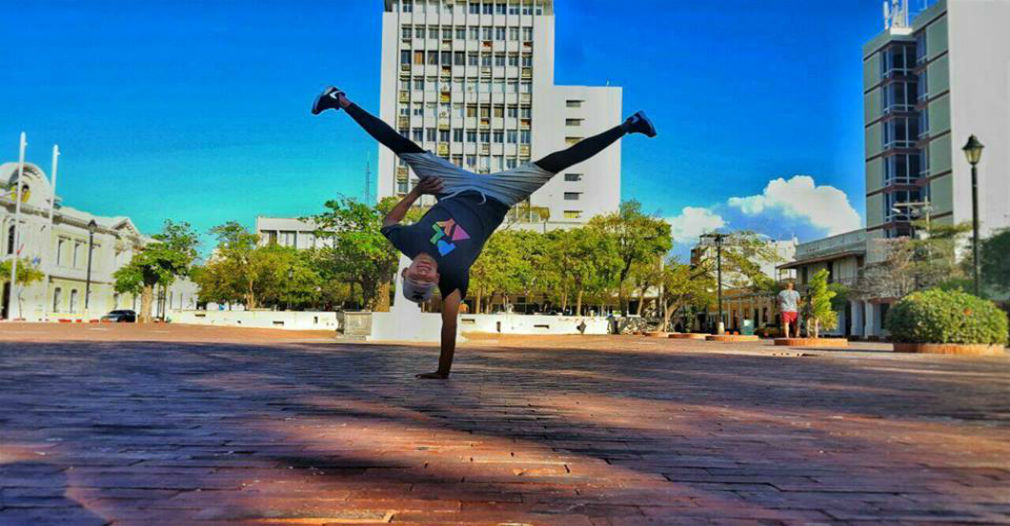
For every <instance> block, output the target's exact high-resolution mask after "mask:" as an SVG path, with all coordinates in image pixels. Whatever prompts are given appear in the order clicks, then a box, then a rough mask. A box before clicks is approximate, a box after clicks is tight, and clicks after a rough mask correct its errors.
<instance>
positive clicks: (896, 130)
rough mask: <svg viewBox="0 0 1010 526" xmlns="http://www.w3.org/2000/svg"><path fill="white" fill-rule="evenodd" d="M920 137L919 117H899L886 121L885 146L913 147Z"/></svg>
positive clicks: (888, 147) (887, 147)
mask: <svg viewBox="0 0 1010 526" xmlns="http://www.w3.org/2000/svg"><path fill="white" fill-rule="evenodd" d="M918 138H919V119H918V118H915V117H897V118H894V119H891V120H888V121H884V134H883V141H884V148H885V149H890V148H912V147H914V146H915V141H916V140H918Z"/></svg>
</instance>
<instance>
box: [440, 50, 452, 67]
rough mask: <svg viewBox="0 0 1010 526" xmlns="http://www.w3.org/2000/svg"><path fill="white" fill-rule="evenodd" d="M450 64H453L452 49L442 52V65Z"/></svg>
mask: <svg viewBox="0 0 1010 526" xmlns="http://www.w3.org/2000/svg"><path fill="white" fill-rule="evenodd" d="M449 64H452V51H443V52H442V65H443V66H448V65H449Z"/></svg>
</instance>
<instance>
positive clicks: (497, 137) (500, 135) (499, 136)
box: [494, 130, 505, 144]
mask: <svg viewBox="0 0 1010 526" xmlns="http://www.w3.org/2000/svg"><path fill="white" fill-rule="evenodd" d="M494 142H495V144H502V143H504V142H505V132H503V131H501V130H495V131H494Z"/></svg>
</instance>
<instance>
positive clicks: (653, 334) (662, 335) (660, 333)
mask: <svg viewBox="0 0 1010 526" xmlns="http://www.w3.org/2000/svg"><path fill="white" fill-rule="evenodd" d="M646 335H648V336H649V337H652V338H666V337H667V336H669V335H670V333H668V332H665V331H652V332H647V333H646Z"/></svg>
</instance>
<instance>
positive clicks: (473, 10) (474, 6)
mask: <svg viewBox="0 0 1010 526" xmlns="http://www.w3.org/2000/svg"><path fill="white" fill-rule="evenodd" d="M469 7H470V9H469V10H468V12H469V13H470V14H471V15H479V14H480V3H478V2H470V6H469Z"/></svg>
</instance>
